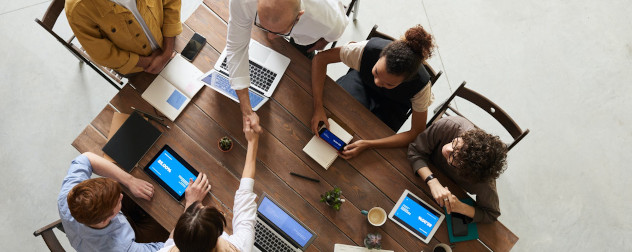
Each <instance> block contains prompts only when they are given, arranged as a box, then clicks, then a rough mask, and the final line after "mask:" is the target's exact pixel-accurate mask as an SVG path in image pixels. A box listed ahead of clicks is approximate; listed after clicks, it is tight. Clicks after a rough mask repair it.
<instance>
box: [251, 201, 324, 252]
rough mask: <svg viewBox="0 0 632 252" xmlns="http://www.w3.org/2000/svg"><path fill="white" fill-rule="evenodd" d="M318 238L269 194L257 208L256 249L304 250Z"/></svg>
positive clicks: (269, 251)
mask: <svg viewBox="0 0 632 252" xmlns="http://www.w3.org/2000/svg"><path fill="white" fill-rule="evenodd" d="M314 239H316V233H314V232H313V231H311V230H310V229H309V228H307V227H306V226H305V225H304V224H303V223H301V222H300V221H299V220H298V219H296V217H294V216H293V215H291V214H290V213H288V212H287V211H286V210H285V209H283V208H282V207H281V206H280V205H279V204H277V203H276V202H275V201H274V200H272V199H270V197H269V196H268V195H267V194H265V193H264V194H263V195H262V196H261V199H260V201H259V207H258V208H257V220H256V223H255V246H254V251H263V252H277V251H281V252H284V251H304V250H305V249H307V247H308V246H309V245H310V244H312V242H313V241H314Z"/></svg>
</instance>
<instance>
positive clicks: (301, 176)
mask: <svg viewBox="0 0 632 252" xmlns="http://www.w3.org/2000/svg"><path fill="white" fill-rule="evenodd" d="M290 175H293V176H297V177H299V178H304V179H307V180H311V181H314V182H320V180H318V179H315V178H310V177H307V176H303V175H301V174H296V173H293V172H290Z"/></svg>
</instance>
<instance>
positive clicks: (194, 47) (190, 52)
mask: <svg viewBox="0 0 632 252" xmlns="http://www.w3.org/2000/svg"><path fill="white" fill-rule="evenodd" d="M205 44H206V38H204V37H202V35H200V34H197V33H196V34H193V37H192V38H191V40H189V43H187V45H186V46H185V47H184V49H183V50H182V57H184V58H185V59H187V60H189V61H193V59H195V56H197V55H198V53H200V51H201V50H202V48H203V47H204V45H205Z"/></svg>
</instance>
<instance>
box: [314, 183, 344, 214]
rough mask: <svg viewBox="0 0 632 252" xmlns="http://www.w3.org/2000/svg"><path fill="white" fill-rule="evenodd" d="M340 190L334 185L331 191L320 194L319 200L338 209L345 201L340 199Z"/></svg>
mask: <svg viewBox="0 0 632 252" xmlns="http://www.w3.org/2000/svg"><path fill="white" fill-rule="evenodd" d="M341 195H342V190H340V187H338V186H334V189H333V190H331V191H327V192H325V194H321V195H320V202H325V203H327V205H329V206H331V207H332V208H333V209H335V210H336V211H339V210H340V205H342V203H343V202H345V200H344V199H341V198H340V196H341Z"/></svg>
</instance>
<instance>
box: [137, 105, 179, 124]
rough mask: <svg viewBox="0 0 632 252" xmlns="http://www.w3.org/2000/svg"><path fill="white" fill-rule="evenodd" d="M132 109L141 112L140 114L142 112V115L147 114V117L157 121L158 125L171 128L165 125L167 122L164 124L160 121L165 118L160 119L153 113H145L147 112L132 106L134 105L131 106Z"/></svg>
mask: <svg viewBox="0 0 632 252" xmlns="http://www.w3.org/2000/svg"><path fill="white" fill-rule="evenodd" d="M132 109H133V110H134V111H136V112H138V113H141V114H143V115H145V116H147V118H149V119H152V120H154V121H156V122H157V123H159V124H160V125H162V126H165V127H167V129H171V127H169V125H167V124H165V123H163V122H162V121H164V120H165V119H162V118H159V117H156V116H154V115H152V114H150V113H147V112H145V111H142V110H139V109H137V108H134V107H132Z"/></svg>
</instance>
